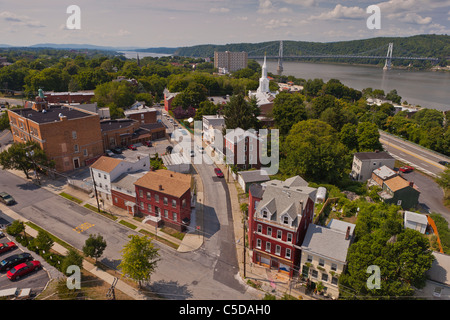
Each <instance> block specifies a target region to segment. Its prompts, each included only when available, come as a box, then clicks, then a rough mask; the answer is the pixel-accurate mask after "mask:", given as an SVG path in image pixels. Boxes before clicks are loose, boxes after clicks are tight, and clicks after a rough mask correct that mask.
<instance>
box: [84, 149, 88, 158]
mask: <svg viewBox="0 0 450 320" xmlns="http://www.w3.org/2000/svg"><path fill="white" fill-rule="evenodd" d="M83 156H85V157H87V156H88V151H87V149H83Z"/></svg>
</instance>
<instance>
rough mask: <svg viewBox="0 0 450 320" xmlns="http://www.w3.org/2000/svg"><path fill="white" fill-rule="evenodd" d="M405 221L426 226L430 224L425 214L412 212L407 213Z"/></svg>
mask: <svg viewBox="0 0 450 320" xmlns="http://www.w3.org/2000/svg"><path fill="white" fill-rule="evenodd" d="M405 221H413V222H417V223H420V224H424V225H427V224H428V218H427V216H426V215H425V214H421V213H416V212H412V211H405Z"/></svg>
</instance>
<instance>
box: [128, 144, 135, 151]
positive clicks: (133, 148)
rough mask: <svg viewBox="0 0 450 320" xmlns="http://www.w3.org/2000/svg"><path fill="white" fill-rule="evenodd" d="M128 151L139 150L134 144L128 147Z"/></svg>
mask: <svg viewBox="0 0 450 320" xmlns="http://www.w3.org/2000/svg"><path fill="white" fill-rule="evenodd" d="M128 149H130V150H137V148H136V146H135V145H134V144H130V145H129V146H128Z"/></svg>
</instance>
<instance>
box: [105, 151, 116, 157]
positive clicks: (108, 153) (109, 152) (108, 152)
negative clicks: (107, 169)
mask: <svg viewBox="0 0 450 320" xmlns="http://www.w3.org/2000/svg"><path fill="white" fill-rule="evenodd" d="M105 153H106V155H107V156H108V157H112V156H114V153H113V152H112V151H111V150H105Z"/></svg>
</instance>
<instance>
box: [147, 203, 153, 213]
mask: <svg viewBox="0 0 450 320" xmlns="http://www.w3.org/2000/svg"><path fill="white" fill-rule="evenodd" d="M147 211H148V212H152V206H151V205H150V204H148V205H147Z"/></svg>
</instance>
